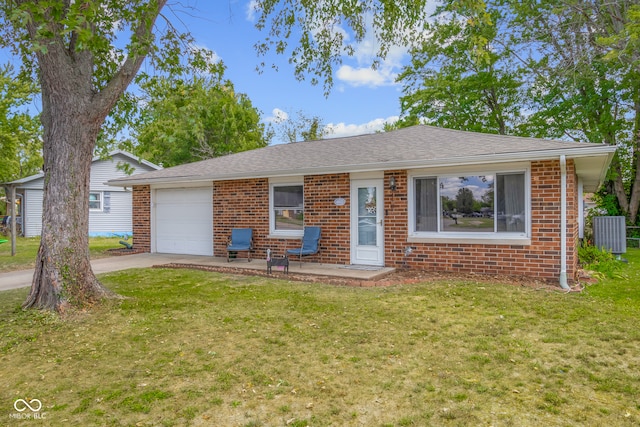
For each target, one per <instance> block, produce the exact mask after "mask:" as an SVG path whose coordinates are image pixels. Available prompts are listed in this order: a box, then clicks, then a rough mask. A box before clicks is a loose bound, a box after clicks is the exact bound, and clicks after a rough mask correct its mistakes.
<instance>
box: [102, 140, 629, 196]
mask: <svg viewBox="0 0 640 427" xmlns="http://www.w3.org/2000/svg"><path fill="white" fill-rule="evenodd" d="M615 150H616V147H614V146H609V145H595V144H594V147H580V148H572V149H553V150H542V151H530V152H517V153H492V154H483V155H477V156H471V157H469V156H466V157H452V158H446V159H429V160H402V161H386V162H377V163H355V164H347V165H340V166H322V167H316V168H301V169H279V170H275V169H274V170H270V171H256V172H252V173H238V174H225V175H219V174H218V175H217V174H206V175H191V176H179V177H158V178H146V179H144V178H142V179H135V178H134V177H132V179H126V178H121V179H118V180H112V181H109V182H108V183H107V184H109V185H111V186H120V187H130V186H133V185H155V184H179V183H189V184H193V183H198V182H211V181H231V180H239V179H255V178H272V177H274V178H275V177H285V176H299V175H323V174H330V173H350V172H370V171H379V170H393V169H417V168H429V167H451V166H461V165H479V164H489V163H507V162H519V161H533V160H551V159H557V158H559V157H560V156H561V155H565V156H566V157H567V158H579V157H591V156H602V155H607V156H608V161H607V162H606V165H607V166H608V165H609V162H610V161H611V158H612V157H613V153H614V152H615ZM605 174H606V168H604V172H602V176H603V177H604V176H605Z"/></svg>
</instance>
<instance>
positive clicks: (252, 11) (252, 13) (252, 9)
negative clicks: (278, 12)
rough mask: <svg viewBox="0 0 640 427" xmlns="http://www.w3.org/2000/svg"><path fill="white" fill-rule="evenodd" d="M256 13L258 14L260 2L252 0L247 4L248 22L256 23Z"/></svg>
mask: <svg viewBox="0 0 640 427" xmlns="http://www.w3.org/2000/svg"><path fill="white" fill-rule="evenodd" d="M256 13H258V2H257V0H251V1H250V2H249V3H247V20H248V21H251V22H253V21H255V20H256Z"/></svg>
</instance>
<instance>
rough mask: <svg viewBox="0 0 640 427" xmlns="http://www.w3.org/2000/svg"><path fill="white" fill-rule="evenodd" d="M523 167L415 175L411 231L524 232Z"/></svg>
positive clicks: (483, 235)
mask: <svg viewBox="0 0 640 427" xmlns="http://www.w3.org/2000/svg"><path fill="white" fill-rule="evenodd" d="M527 182H528V180H527V172H526V171H509V172H491V173H466V174H462V175H450V174H446V175H444V174H443V175H436V176H429V175H425V176H420V175H415V176H413V177H412V180H411V191H412V194H411V195H410V204H409V207H410V214H409V218H410V222H411V223H410V227H409V228H410V233H411V235H412V236H414V237H456V238H458V237H464V238H470V239H473V238H509V237H526V236H527V235H528V229H529V227H528V220H529V196H528V194H529V192H528V188H527Z"/></svg>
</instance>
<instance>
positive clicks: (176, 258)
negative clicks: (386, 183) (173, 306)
mask: <svg viewBox="0 0 640 427" xmlns="http://www.w3.org/2000/svg"><path fill="white" fill-rule="evenodd" d="M163 264H194V265H208V266H216V267H227V268H229V267H231V268H236V269H242V270H247V269H248V270H262V271H266V269H267V263H266V261H265V260H263V259H254V260H252V261H251V262H247V260H246V259H242V258H240V259H237V260H234V261H233V262H230V263H229V262H227V259H226V258H214V257H210V256H198V255H171V254H149V253H144V254H135V255H123V256H112V257H108V258H99V259H96V260H93V261H91V267H92V268H93V272H94V273H95V274H101V273H108V272H110V271H119V270H127V269H130V268H147V267H152V266H154V265H163ZM393 271H394V269H393V268H384V267H380V268H349V266H341V265H330V264H318V263H302V267H301V266H300V263H298V262H297V261H294V260H292V261H291V265H290V266H289V272H290V273H296V274H315V275H321V276H333V277H342V278H350V279H360V280H376V279H377V278H379V277H382V276H385V275H387V274H389V273H391V272H393ZM32 279H33V269H31V270H20V271H11V272H8V273H0V291H6V290H9V289H17V288H24V287H27V286H31V280H32Z"/></svg>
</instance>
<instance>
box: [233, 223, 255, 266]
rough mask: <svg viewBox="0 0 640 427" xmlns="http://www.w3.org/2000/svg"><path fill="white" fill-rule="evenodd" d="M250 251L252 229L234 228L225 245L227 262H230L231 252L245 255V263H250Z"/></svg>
mask: <svg viewBox="0 0 640 427" xmlns="http://www.w3.org/2000/svg"><path fill="white" fill-rule="evenodd" d="M251 250H253V229H251V228H234V229H233V230H231V237H230V238H229V241H228V245H227V262H231V252H233V253H235V254H236V255H237V254H238V252H246V253H247V262H251Z"/></svg>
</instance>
